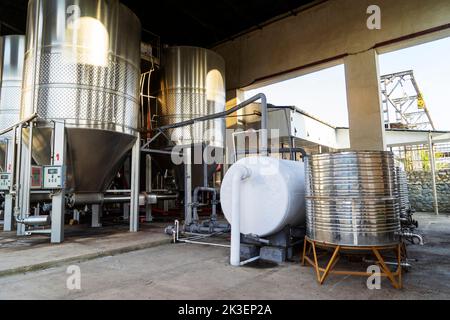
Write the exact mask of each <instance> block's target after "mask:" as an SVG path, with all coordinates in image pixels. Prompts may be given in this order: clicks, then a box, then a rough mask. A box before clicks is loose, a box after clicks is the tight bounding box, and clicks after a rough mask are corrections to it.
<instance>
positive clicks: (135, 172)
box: [130, 136, 141, 232]
mask: <svg viewBox="0 0 450 320" xmlns="http://www.w3.org/2000/svg"><path fill="white" fill-rule="evenodd" d="M140 151H141V139H140V137H139V136H138V138H137V139H136V142H135V144H134V146H133V150H132V151H131V154H132V155H131V201H130V232H137V231H138V230H139V160H140Z"/></svg>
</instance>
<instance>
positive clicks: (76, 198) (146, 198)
mask: <svg viewBox="0 0 450 320" xmlns="http://www.w3.org/2000/svg"><path fill="white" fill-rule="evenodd" d="M177 198H178V194H176V193H174V194H152V193H150V194H148V193H140V194H139V203H140V204H145V203H150V204H151V203H155V201H158V200H174V199H177ZM130 200H131V195H115V196H105V195H104V194H103V193H86V194H83V193H74V194H72V195H71V196H70V197H69V199H68V200H67V204H68V205H69V207H74V206H77V205H90V204H105V203H125V202H128V201H130Z"/></svg>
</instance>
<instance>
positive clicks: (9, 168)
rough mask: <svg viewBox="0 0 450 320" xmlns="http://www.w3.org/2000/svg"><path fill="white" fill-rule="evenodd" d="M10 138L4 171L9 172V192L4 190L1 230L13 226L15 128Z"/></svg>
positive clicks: (9, 229)
mask: <svg viewBox="0 0 450 320" xmlns="http://www.w3.org/2000/svg"><path fill="white" fill-rule="evenodd" d="M12 132H13V136H12V140H11V139H8V146H7V161H6V172H8V173H10V174H11V185H10V187H9V192H5V202H4V203H5V205H4V223H3V231H12V228H13V192H14V156H15V154H16V128H15V127H14V129H13V130H12Z"/></svg>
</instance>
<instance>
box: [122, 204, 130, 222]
mask: <svg viewBox="0 0 450 320" xmlns="http://www.w3.org/2000/svg"><path fill="white" fill-rule="evenodd" d="M128 219H130V204H129V203H124V204H123V220H125V221H126V220H128Z"/></svg>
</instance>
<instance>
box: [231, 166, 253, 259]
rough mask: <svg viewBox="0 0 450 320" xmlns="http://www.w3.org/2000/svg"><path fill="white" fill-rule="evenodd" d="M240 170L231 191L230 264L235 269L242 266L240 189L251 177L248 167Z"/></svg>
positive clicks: (235, 176)
mask: <svg viewBox="0 0 450 320" xmlns="http://www.w3.org/2000/svg"><path fill="white" fill-rule="evenodd" d="M238 166H239V167H238V168H239V170H238V171H237V172H236V174H235V175H234V176H233V180H232V189H231V192H232V194H231V248H230V264H231V265H232V266H235V267H239V266H240V265H241V195H240V187H241V182H242V180H244V179H247V178H248V177H250V174H251V172H250V170H249V169H248V168H247V167H244V166H242V165H238Z"/></svg>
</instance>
